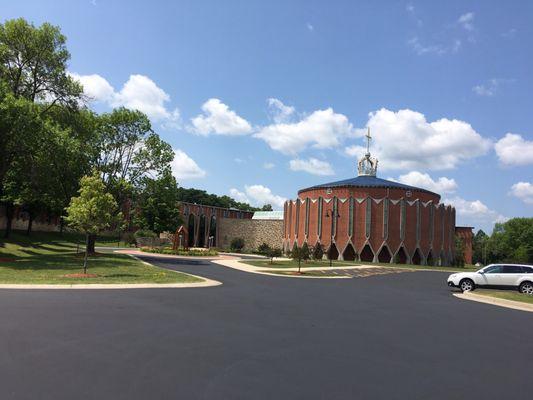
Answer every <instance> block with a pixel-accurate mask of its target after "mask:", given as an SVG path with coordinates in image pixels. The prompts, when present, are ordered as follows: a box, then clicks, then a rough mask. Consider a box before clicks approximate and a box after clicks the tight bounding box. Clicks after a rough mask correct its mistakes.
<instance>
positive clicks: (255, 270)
mask: <svg viewBox="0 0 533 400" xmlns="http://www.w3.org/2000/svg"><path fill="white" fill-rule="evenodd" d="M213 262H214V263H215V264H219V265H222V266H224V267H228V268H233V269H237V270H239V271H243V272H248V273H251V274H259V275H269V276H276V277H281V278H300V279H302V278H303V279H352V276H298V275H283V274H275V273H273V272H276V271H287V272H293V271H298V269H297V268H276V269H272V272H265V270H268V268H263V267H255V266H253V265H249V264H246V263H245V262H244V261H243V260H213ZM348 268H349V269H357V268H359V267H348ZM363 268H368V267H363ZM370 268H372V267H370ZM313 269H316V270H323V269H324V268H315V267H311V268H305V269H304V271H311V270H313ZM332 269H334V268H332ZM336 269H345V268H336Z"/></svg>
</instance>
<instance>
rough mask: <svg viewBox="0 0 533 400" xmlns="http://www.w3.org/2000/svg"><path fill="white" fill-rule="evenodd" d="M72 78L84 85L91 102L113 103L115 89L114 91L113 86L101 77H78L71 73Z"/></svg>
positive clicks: (85, 92)
mask: <svg viewBox="0 0 533 400" xmlns="http://www.w3.org/2000/svg"><path fill="white" fill-rule="evenodd" d="M70 76H71V77H72V78H73V79H75V80H77V81H79V82H80V83H81V84H82V85H83V92H84V94H85V95H86V96H88V97H89V100H94V101H98V102H103V103H111V102H113V100H114V97H115V89H113V86H111V85H110V84H109V82H108V81H107V80H105V79H104V78H102V77H101V76H100V75H98V74H92V75H78V74H76V73H73V72H72V73H70Z"/></svg>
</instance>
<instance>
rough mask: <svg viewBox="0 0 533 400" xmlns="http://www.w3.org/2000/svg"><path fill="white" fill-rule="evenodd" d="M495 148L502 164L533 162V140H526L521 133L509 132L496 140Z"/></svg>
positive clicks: (526, 163)
mask: <svg viewBox="0 0 533 400" xmlns="http://www.w3.org/2000/svg"><path fill="white" fill-rule="evenodd" d="M494 149H495V150H496V154H497V155H498V158H499V160H500V162H501V163H502V164H505V165H528V164H533V141H531V140H526V139H524V138H523V137H522V136H521V135H517V134H514V133H507V134H506V135H505V136H504V137H503V138H501V139H500V140H498V141H497V142H496V144H495V145H494Z"/></svg>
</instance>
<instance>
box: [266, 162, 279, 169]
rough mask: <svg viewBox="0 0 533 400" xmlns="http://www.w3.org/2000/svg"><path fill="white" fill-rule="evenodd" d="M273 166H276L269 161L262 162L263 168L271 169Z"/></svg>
mask: <svg viewBox="0 0 533 400" xmlns="http://www.w3.org/2000/svg"><path fill="white" fill-rule="evenodd" d="M275 166H276V164H274V163H271V162H266V163H264V164H263V168H264V169H272V168H274V167H275Z"/></svg>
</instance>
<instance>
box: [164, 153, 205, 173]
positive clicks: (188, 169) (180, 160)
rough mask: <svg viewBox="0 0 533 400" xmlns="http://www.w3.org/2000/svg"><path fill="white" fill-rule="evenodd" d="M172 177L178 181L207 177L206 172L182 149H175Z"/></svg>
mask: <svg viewBox="0 0 533 400" xmlns="http://www.w3.org/2000/svg"><path fill="white" fill-rule="evenodd" d="M171 167H172V175H174V176H175V177H176V179H178V180H180V179H197V178H203V177H205V176H206V172H205V171H204V170H203V169H202V168H200V167H199V166H198V164H196V161H194V160H193V159H192V158H191V157H189V156H188V155H187V154H186V153H185V152H184V151H182V150H180V149H174V160H172V164H171Z"/></svg>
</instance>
